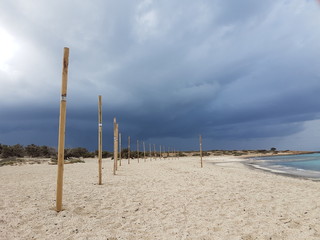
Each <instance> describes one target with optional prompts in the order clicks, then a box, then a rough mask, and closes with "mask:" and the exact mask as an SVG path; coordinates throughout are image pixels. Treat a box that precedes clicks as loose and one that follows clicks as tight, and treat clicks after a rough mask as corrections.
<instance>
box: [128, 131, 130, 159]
mask: <svg viewBox="0 0 320 240" xmlns="http://www.w3.org/2000/svg"><path fill="white" fill-rule="evenodd" d="M128 164H130V136H128Z"/></svg>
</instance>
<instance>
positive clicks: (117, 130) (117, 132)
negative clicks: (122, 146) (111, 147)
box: [115, 123, 119, 171]
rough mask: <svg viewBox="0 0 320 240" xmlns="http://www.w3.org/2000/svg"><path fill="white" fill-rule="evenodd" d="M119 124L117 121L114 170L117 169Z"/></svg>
mask: <svg viewBox="0 0 320 240" xmlns="http://www.w3.org/2000/svg"><path fill="white" fill-rule="evenodd" d="M118 138H119V124H118V123H117V125H116V147H117V148H116V149H117V151H116V157H117V159H116V165H115V166H116V171H118V154H119V139H118Z"/></svg>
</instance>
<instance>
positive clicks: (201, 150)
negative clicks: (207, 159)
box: [199, 135, 203, 167]
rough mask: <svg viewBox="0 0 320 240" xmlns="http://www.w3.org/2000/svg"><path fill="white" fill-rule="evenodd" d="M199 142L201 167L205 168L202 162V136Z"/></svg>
mask: <svg viewBox="0 0 320 240" xmlns="http://www.w3.org/2000/svg"><path fill="white" fill-rule="evenodd" d="M199 142H200V163H201V167H203V162H202V136H201V135H200V136H199Z"/></svg>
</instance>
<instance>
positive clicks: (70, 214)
mask: <svg viewBox="0 0 320 240" xmlns="http://www.w3.org/2000/svg"><path fill="white" fill-rule="evenodd" d="M233 160H236V159H235V158H232V157H211V158H208V157H207V158H205V164H204V168H203V169H201V168H199V166H200V165H199V159H198V158H180V159H179V160H161V161H159V160H157V161H152V162H149V161H148V162H146V163H144V162H141V163H139V164H138V163H137V161H136V160H134V161H132V162H131V164H130V165H128V164H127V163H126V162H124V163H123V166H122V167H121V168H120V170H119V171H118V175H117V176H113V175H112V162H111V160H104V162H103V166H104V170H103V173H104V175H103V182H104V184H103V185H101V186H99V185H97V184H96V183H97V182H98V176H97V173H98V164H97V160H86V163H83V164H81V163H78V164H69V165H65V171H64V174H65V178H64V179H65V182H64V197H63V204H64V208H65V210H64V211H62V212H60V213H56V212H55V211H54V210H53V208H54V206H55V189H56V172H57V166H51V165H47V164H40V165H23V166H5V167H1V168H0V180H1V185H0V186H1V187H0V193H1V196H0V208H1V209H0V239H10V240H11V239H109V240H111V239H113V240H115V239H150V240H154V239H203V240H204V239H224V240H235V239H245V240H249V239H268V240H269V239H272V240H274V239H308V240H312V239H320V224H319V222H320V207H319V205H320V182H312V181H310V180H302V179H297V178H290V177H284V176H280V175H275V174H271V173H266V172H263V171H260V170H252V169H248V168H246V167H245V166H243V165H242V164H241V163H239V162H233ZM230 161H231V162H230ZM212 162H220V163H219V164H216V165H215V164H212Z"/></svg>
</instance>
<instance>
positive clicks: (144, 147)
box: [143, 142, 146, 162]
mask: <svg viewBox="0 0 320 240" xmlns="http://www.w3.org/2000/svg"><path fill="white" fill-rule="evenodd" d="M143 159H144V162H146V145H145V144H144V142H143Z"/></svg>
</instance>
